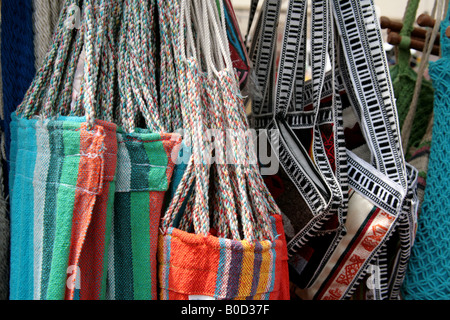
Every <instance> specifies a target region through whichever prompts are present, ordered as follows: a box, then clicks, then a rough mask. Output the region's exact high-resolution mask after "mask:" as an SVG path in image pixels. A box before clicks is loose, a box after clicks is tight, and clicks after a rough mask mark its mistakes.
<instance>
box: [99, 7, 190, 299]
mask: <svg viewBox="0 0 450 320" xmlns="http://www.w3.org/2000/svg"><path fill="white" fill-rule="evenodd" d="M119 2H121V1H119ZM121 5H122V4H121ZM119 6H120V5H119ZM156 10H158V7H157V5H156V2H155V1H126V2H123V6H122V14H121V15H122V23H121V26H120V33H119V40H118V44H119V47H118V52H117V55H118V59H119V60H118V65H119V67H118V76H119V82H118V89H119V93H120V108H119V110H118V112H117V113H118V120H117V121H119V122H120V123H121V124H122V127H121V128H118V130H117V143H118V151H117V152H118V153H117V168H116V185H115V187H116V188H115V196H114V206H113V207H114V210H113V218H112V233H111V241H110V244H109V248H108V266H107V268H108V279H107V282H106V287H107V289H106V290H107V292H106V297H107V299H113V300H114V299H118V300H133V299H137V300H150V299H157V278H156V275H157V265H156V264H157V256H156V255H157V244H158V232H159V229H158V227H159V222H160V218H161V217H160V215H161V210H162V208H163V200H164V198H165V192H166V191H167V190H168V188H169V184H170V181H171V177H172V173H173V168H174V164H175V160H176V157H175V156H174V154H175V155H176V154H177V153H178V150H179V148H180V143H181V137H180V135H179V134H177V133H169V130H172V129H173V128H175V127H177V126H179V125H180V122H179V119H176V117H175V116H171V117H168V118H165V119H164V118H163V117H162V112H163V109H162V108H159V106H160V104H159V102H158V95H157V85H158V84H157V83H156V63H157V60H156V55H157V48H156V42H155V41H156V40H155V32H156V31H155V16H156ZM144 22H146V23H148V27H145V28H144V27H143V26H144V25H143V23H144ZM141 25H142V27H139V26H141ZM133 30H135V32H134V33H133V32H132V31H133ZM164 49H165V48H164ZM165 58H169V57H168V55H166V56H165ZM173 77H174V75H173V74H172V73H170V72H169V71H167V70H166V71H165V72H164V74H163V76H162V77H161V84H162V82H163V81H165V80H163V79H167V78H169V79H173ZM172 81H173V80H172ZM160 88H161V89H160V90H161V92H160V95H161V99H162V97H163V96H164V97H165V99H169V98H171V99H176V98H178V97H177V96H174V95H175V94H176V93H174V92H173V91H170V90H171V89H172V88H170V87H167V86H166V83H165V82H164V85H161V86H160ZM169 91H170V92H169ZM171 93H172V96H171ZM161 105H163V103H161ZM164 105H165V107H166V108H167V110H165V112H172V111H173V110H174V108H175V107H174V106H172V105H171V103H169V104H167V105H166V104H164ZM114 113H115V112H114V111H112V112H110V114H109V116H112V117H113V116H114ZM139 118H140V119H141V120H142V119H143V122H144V123H145V126H144V127H145V129H144V128H140V127H139V126H140V125H139V121H140V119H139ZM177 121H178V122H177Z"/></svg>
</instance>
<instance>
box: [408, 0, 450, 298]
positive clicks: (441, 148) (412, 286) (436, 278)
mask: <svg viewBox="0 0 450 320" xmlns="http://www.w3.org/2000/svg"><path fill="white" fill-rule="evenodd" d="M439 8H440V9H439ZM437 13H438V14H437V17H436V25H435V26H436V27H437V28H439V27H440V30H441V36H440V45H441V50H442V57H441V58H440V59H439V60H437V61H436V62H433V63H430V67H429V69H430V76H431V79H432V81H433V86H434V89H435V91H434V123H433V140H432V142H431V149H430V158H429V164H428V174H427V186H426V188H425V194H424V202H423V204H422V210H421V213H420V216H419V221H418V227H417V237H416V242H415V244H414V247H413V248H412V256H411V261H410V263H409V266H408V270H407V274H406V278H405V283H404V284H403V287H402V293H403V295H404V297H405V299H409V300H446V299H449V298H450V282H449V276H450V275H449V272H448V270H449V269H448V259H449V254H448V232H449V223H448V222H449V217H448V212H449V202H448V201H445V200H444V199H445V198H443V196H444V195H448V194H449V191H448V186H449V183H448V182H449V181H448V180H449V171H450V170H449V163H448V160H447V159H448V148H447V147H448V144H449V137H448V130H447V129H448V123H449V117H448V108H449V105H450V104H449V100H448V96H449V83H450V73H449V70H450V39H449V38H448V37H447V36H446V35H445V32H443V30H446V28H448V27H449V26H450V10H449V8H448V7H447V8H446V7H445V6H444V5H443V1H439V2H438V10H437ZM439 13H443V15H445V13H446V16H445V18H444V20H442V22H440V21H441V16H440V14H439Z"/></svg>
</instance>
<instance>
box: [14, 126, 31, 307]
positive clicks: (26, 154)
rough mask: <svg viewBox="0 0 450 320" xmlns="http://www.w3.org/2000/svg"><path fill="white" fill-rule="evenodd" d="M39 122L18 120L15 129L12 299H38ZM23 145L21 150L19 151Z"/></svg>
mask: <svg viewBox="0 0 450 320" xmlns="http://www.w3.org/2000/svg"><path fill="white" fill-rule="evenodd" d="M35 124H36V120H26V119H18V121H17V127H15V129H16V130H15V133H14V134H13V138H14V139H16V141H14V143H13V146H14V150H13V151H14V152H13V153H14V158H13V160H14V161H15V163H14V165H13V166H12V167H13V174H14V176H15V178H14V179H13V180H12V181H13V186H12V192H13V193H12V194H11V225H10V228H11V256H10V299H12V300H16V299H18V300H32V299H33V297H34V291H33V290H34V268H33V266H34V247H33V244H34V242H33V234H34V232H33V230H34V215H33V212H34V201H33V199H34V191H33V177H34V166H35V162H36V127H35ZM19 145H20V148H19Z"/></svg>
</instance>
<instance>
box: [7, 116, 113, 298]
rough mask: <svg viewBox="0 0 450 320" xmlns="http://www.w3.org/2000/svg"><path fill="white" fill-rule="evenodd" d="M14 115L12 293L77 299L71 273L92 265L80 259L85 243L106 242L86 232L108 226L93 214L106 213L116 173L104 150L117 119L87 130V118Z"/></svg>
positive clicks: (90, 248) (80, 276)
mask: <svg viewBox="0 0 450 320" xmlns="http://www.w3.org/2000/svg"><path fill="white" fill-rule="evenodd" d="M12 117H13V121H12V123H11V130H12V144H11V171H10V174H11V175H10V176H11V177H12V179H11V180H10V181H11V188H10V195H11V279H10V288H11V289H10V290H11V292H10V299H11V300H30V299H44V300H47V299H49V300H50V299H52V300H53V299H56V300H61V299H64V298H66V299H74V298H75V299H76V298H77V297H78V294H79V292H77V293H75V291H76V289H79V288H80V287H79V282H76V281H75V280H76V279H77V277H78V280H80V279H83V269H84V271H86V272H87V274H88V273H89V272H88V270H89V269H90V268H93V267H94V265H89V267H84V268H82V266H83V265H82V264H80V261H83V258H82V256H83V250H84V245H85V244H88V246H87V249H86V250H87V251H89V254H92V253H94V252H95V250H96V249H99V250H101V248H102V247H105V244H104V243H103V242H102V241H96V242H95V244H94V245H93V246H92V245H91V246H89V240H88V239H89V237H90V236H89V233H93V234H94V235H95V237H97V238H101V232H103V233H105V229H102V228H99V227H98V224H97V223H95V222H96V221H98V220H101V219H102V215H103V216H105V215H106V214H105V212H102V211H101V210H98V208H99V207H102V202H107V201H108V197H107V196H104V195H103V193H106V194H108V193H109V190H108V189H109V188H108V184H109V183H110V181H112V180H113V179H114V176H115V174H114V171H115V163H114V161H111V158H109V159H108V156H106V155H105V153H106V146H107V147H108V150H107V153H109V154H110V156H112V159H113V160H114V159H115V158H116V155H115V151H114V148H113V147H112V146H115V145H116V134H115V130H116V126H115V125H114V124H112V123H107V122H103V121H98V122H97V123H96V124H95V125H94V127H93V128H92V129H90V130H88V129H87V127H86V123H85V118H79V117H60V118H59V119H58V120H41V119H25V118H19V117H17V116H15V115H13V116H12ZM111 133H112V134H111ZM111 139H112V141H108V140H111ZM105 159H108V162H109V165H106V164H105ZM108 169H109V170H108ZM103 206H105V205H103ZM94 209H97V210H94ZM99 247H100V248H99ZM103 257H105V255H103ZM97 259H99V260H100V261H101V260H102V256H101V255H100V256H98V257H97ZM102 265H104V263H102ZM69 267H71V268H73V270H78V271H75V273H74V271H70V270H72V269H68V268H69ZM80 273H81V274H80ZM71 276H72V277H71ZM100 276H102V275H100ZM100 278H101V277H100ZM96 280H97V279H96ZM72 281H73V283H72ZM82 284H84V286H85V289H86V290H87V289H88V288H89V287H90V283H89V281H84V282H82ZM93 292H95V291H93Z"/></svg>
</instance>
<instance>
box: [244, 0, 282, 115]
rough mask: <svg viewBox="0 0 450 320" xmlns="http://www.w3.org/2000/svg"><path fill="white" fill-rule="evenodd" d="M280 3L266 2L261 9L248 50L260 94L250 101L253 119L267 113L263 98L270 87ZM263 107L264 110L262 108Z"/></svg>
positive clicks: (270, 0) (274, 0)
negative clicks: (253, 37)
mask: <svg viewBox="0 0 450 320" xmlns="http://www.w3.org/2000/svg"><path fill="white" fill-rule="evenodd" d="M280 5H281V4H280V1H277V0H266V1H265V2H264V5H263V8H262V9H261V13H260V16H259V18H258V21H257V26H256V28H255V39H254V41H253V42H252V46H251V47H250V50H249V55H250V57H251V59H252V62H253V65H254V71H255V76H256V80H257V82H258V86H259V89H260V90H261V94H260V95H257V96H255V97H254V99H253V101H252V113H253V115H254V116H255V117H257V116H258V115H260V114H261V113H267V112H269V110H266V109H267V104H266V106H265V104H264V102H265V98H266V97H267V95H268V90H269V88H270V87H271V86H270V82H269V81H270V77H269V76H268V75H270V74H272V72H271V69H272V68H273V65H274V58H275V48H276V45H275V44H276V38H277V32H276V31H277V25H278V19H279V15H280ZM264 107H265V108H264Z"/></svg>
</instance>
